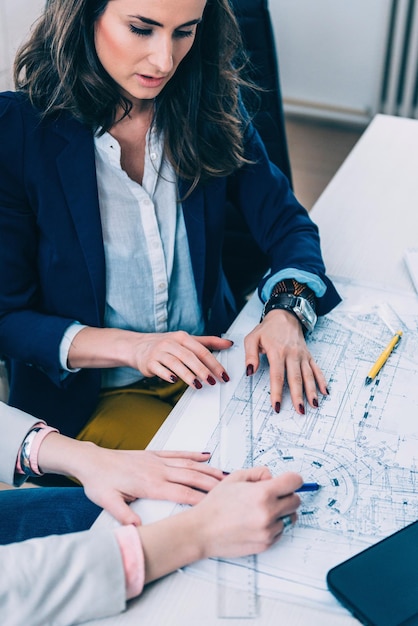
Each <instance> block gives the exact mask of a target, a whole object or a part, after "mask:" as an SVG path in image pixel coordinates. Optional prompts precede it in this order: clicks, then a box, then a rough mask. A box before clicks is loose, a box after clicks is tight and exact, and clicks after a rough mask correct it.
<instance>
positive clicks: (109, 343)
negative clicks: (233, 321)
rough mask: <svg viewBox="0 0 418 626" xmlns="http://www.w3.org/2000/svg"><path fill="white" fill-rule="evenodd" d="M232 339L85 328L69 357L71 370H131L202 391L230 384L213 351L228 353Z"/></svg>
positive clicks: (71, 348) (73, 343) (77, 336)
mask: <svg viewBox="0 0 418 626" xmlns="http://www.w3.org/2000/svg"><path fill="white" fill-rule="evenodd" d="M232 343H233V342H232V341H230V340H229V339H223V338H221V337H216V336H204V337H198V336H194V335H189V334H188V333H186V332H184V331H176V332H169V333H138V332H134V331H128V330H120V329H117V328H92V327H85V328H83V329H82V330H80V332H79V333H78V334H77V335H76V336H75V337H74V339H73V341H72V344H71V347H70V350H69V353H68V365H69V366H70V367H71V368H86V367H95V368H109V367H123V366H127V367H132V368H134V369H137V370H138V371H140V372H141V373H142V374H143V375H144V376H146V377H151V376H158V377H159V378H161V379H162V380H165V381H167V382H176V381H177V380H178V379H181V380H183V381H184V382H185V383H186V384H187V385H190V386H191V387H195V388H196V389H201V387H202V383H203V384H209V385H214V384H215V383H216V381H217V380H219V381H221V380H222V381H224V382H227V381H228V380H229V376H228V374H227V372H225V370H224V368H223V366H222V365H221V364H220V363H219V361H218V360H217V359H216V358H215V357H214V356H213V354H212V352H211V351H212V350H226V349H227V348H230V347H231V345H232Z"/></svg>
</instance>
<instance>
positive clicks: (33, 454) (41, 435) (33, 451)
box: [29, 424, 59, 476]
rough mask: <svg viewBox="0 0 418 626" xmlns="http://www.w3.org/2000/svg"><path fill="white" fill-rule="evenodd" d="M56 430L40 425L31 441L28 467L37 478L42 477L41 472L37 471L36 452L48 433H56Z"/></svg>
mask: <svg viewBox="0 0 418 626" xmlns="http://www.w3.org/2000/svg"><path fill="white" fill-rule="evenodd" d="M58 432H59V431H58V430H57V428H53V427H52V426H47V425H46V424H45V425H42V426H41V429H40V430H39V431H38V432H37V433H36V437H35V439H34V440H33V443H32V446H31V449H30V455H29V465H30V468H31V470H32V471H33V472H34V473H35V474H37V475H38V476H43V474H44V473H43V471H42V470H40V469H39V465H38V452H39V448H40V446H41V443H42V442H43V440H44V439H45V437H46V436H47V435H49V433H58Z"/></svg>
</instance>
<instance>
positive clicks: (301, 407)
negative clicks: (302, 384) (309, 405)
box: [299, 404, 305, 415]
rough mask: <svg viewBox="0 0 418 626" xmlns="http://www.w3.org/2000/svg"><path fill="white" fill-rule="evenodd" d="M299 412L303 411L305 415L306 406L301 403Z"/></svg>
mask: <svg viewBox="0 0 418 626" xmlns="http://www.w3.org/2000/svg"><path fill="white" fill-rule="evenodd" d="M299 413H302V415H305V407H304V406H303V404H299Z"/></svg>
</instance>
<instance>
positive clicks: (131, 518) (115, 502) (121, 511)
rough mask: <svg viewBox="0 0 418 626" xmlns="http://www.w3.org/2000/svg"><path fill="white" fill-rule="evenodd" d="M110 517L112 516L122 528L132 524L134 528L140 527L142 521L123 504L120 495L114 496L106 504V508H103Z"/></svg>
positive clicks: (123, 501)
mask: <svg viewBox="0 0 418 626" xmlns="http://www.w3.org/2000/svg"><path fill="white" fill-rule="evenodd" d="M104 508H105V509H106V510H107V511H108V512H109V513H110V515H112V516H113V517H114V518H115V519H116V520H117V521H118V522H120V523H121V524H123V526H128V525H129V524H133V525H134V526H141V524H142V520H141V518H140V517H139V515H137V513H135V511H134V510H133V509H131V507H130V506H129V504H127V503H126V502H125V500H124V499H123V497H122V496H121V495H118V496H114V497H113V498H112V499H111V500H110V501H109V503H108V505H107V506H105V507H104Z"/></svg>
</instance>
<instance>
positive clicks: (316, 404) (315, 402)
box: [312, 398, 319, 408]
mask: <svg viewBox="0 0 418 626" xmlns="http://www.w3.org/2000/svg"><path fill="white" fill-rule="evenodd" d="M312 404H313V405H314V407H316V408H318V407H319V404H318V400H317V399H316V398H314V399H313V400H312Z"/></svg>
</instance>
